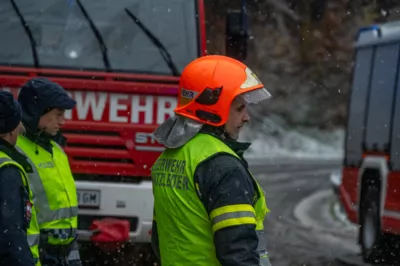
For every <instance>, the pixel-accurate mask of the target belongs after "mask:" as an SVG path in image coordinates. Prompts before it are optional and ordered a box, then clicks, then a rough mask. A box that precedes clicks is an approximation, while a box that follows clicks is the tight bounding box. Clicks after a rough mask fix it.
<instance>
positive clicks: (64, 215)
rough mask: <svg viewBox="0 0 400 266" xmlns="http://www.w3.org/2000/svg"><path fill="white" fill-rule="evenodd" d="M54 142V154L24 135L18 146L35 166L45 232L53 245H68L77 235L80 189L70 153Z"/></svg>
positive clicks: (32, 181)
mask: <svg viewBox="0 0 400 266" xmlns="http://www.w3.org/2000/svg"><path fill="white" fill-rule="evenodd" d="M51 144H52V145H53V156H52V155H51V154H50V153H49V152H48V151H46V150H45V149H43V148H42V147H40V146H39V145H37V144H36V143H34V142H32V141H31V140H29V139H27V138H26V137H24V136H20V137H18V141H17V147H16V148H17V149H18V150H19V151H20V152H21V153H23V154H25V155H26V156H27V157H28V161H29V163H30V164H31V165H32V168H33V173H28V179H29V182H30V184H31V188H32V191H33V195H34V203H35V204H36V210H37V216H38V222H39V227H40V229H41V233H42V234H43V233H44V234H47V242H48V243H49V244H52V245H65V244H69V243H71V242H72V241H73V240H74V239H75V238H76V233H77V223H78V219H77V215H78V201H77V192H76V187H75V181H74V178H73V176H72V173H71V168H70V166H69V162H68V157H67V155H66V154H65V153H64V151H63V150H62V148H61V147H60V146H58V144H57V143H55V142H54V141H51ZM36 151H37V152H36Z"/></svg>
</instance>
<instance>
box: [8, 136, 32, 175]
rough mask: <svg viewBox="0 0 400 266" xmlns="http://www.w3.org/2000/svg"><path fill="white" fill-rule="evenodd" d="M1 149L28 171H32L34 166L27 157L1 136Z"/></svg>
mask: <svg viewBox="0 0 400 266" xmlns="http://www.w3.org/2000/svg"><path fill="white" fill-rule="evenodd" d="M0 151H2V152H4V153H5V154H7V155H8V156H9V157H10V158H11V159H12V160H13V161H15V162H17V163H18V164H20V165H21V166H22V167H23V168H24V169H25V171H26V172H28V173H30V172H32V166H31V165H30V164H29V162H28V159H27V157H26V156H25V155H24V154H22V153H20V152H19V151H18V150H17V149H16V148H15V147H14V146H13V145H11V144H10V143H9V142H8V141H5V140H4V139H1V138H0Z"/></svg>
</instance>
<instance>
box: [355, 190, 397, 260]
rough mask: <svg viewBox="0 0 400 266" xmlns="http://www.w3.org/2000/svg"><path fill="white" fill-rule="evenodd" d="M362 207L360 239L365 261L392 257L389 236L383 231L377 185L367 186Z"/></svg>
mask: <svg viewBox="0 0 400 266" xmlns="http://www.w3.org/2000/svg"><path fill="white" fill-rule="evenodd" d="M363 194H364V196H363V199H362V202H361V209H360V229H359V239H360V245H361V250H362V256H363V260H364V262H367V263H380V262H383V261H387V260H388V259H389V257H390V243H389V237H388V236H387V235H386V234H384V233H382V232H381V219H380V212H379V206H380V197H379V190H378V188H377V187H375V186H367V187H366V189H365V191H364V192H363Z"/></svg>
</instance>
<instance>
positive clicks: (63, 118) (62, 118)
mask: <svg viewBox="0 0 400 266" xmlns="http://www.w3.org/2000/svg"><path fill="white" fill-rule="evenodd" d="M58 124H59V125H60V126H63V125H64V124H65V117H60V119H59V120H58Z"/></svg>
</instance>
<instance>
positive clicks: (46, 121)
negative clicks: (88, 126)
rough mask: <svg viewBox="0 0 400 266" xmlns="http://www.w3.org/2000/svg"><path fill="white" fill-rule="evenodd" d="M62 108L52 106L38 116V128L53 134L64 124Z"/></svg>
mask: <svg viewBox="0 0 400 266" xmlns="http://www.w3.org/2000/svg"><path fill="white" fill-rule="evenodd" d="M64 113H65V111H64V110H61V109H58V108H54V109H52V110H51V111H49V112H47V113H45V114H44V115H42V117H40V120H39V125H38V127H39V129H40V130H43V131H45V132H47V133H49V134H50V135H52V136H55V135H56V134H57V132H58V131H59V130H60V129H61V127H62V126H63V125H64V124H65V117H64Z"/></svg>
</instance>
